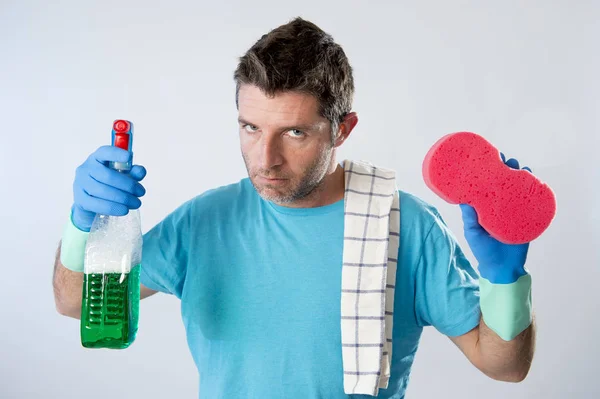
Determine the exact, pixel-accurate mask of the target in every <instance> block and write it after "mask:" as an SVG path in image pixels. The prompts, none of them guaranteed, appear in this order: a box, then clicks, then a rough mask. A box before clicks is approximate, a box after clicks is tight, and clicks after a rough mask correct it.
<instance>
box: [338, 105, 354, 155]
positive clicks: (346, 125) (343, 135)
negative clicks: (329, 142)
mask: <svg viewBox="0 0 600 399" xmlns="http://www.w3.org/2000/svg"><path fill="white" fill-rule="evenodd" d="M357 123H358V115H357V114H356V112H350V113H349V114H347V115H346V116H345V117H344V120H343V121H342V122H341V123H340V127H339V128H338V134H337V136H336V139H335V143H334V145H335V147H339V146H340V145H342V144H343V143H344V142H345V141H346V140H347V139H348V136H350V133H352V130H354V127H355V126H356V124H357Z"/></svg>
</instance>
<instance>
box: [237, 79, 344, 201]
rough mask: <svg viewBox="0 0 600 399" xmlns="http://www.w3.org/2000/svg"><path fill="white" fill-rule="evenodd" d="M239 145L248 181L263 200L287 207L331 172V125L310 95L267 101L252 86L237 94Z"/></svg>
mask: <svg viewBox="0 0 600 399" xmlns="http://www.w3.org/2000/svg"><path fill="white" fill-rule="evenodd" d="M238 104H239V131H240V145H241V150H242V155H243V157H244V162H245V164H246V169H247V170H248V176H249V177H250V180H251V181H252V184H253V185H254V187H255V188H256V191H257V192H258V193H259V194H260V195H261V196H262V197H263V198H265V199H266V200H269V201H273V202H275V203H277V204H287V205H293V204H294V203H295V202H297V201H299V200H301V199H303V198H305V197H306V196H307V195H309V194H310V193H311V192H313V191H314V190H315V189H316V188H318V187H319V185H320V183H321V182H322V181H323V178H324V177H325V176H326V173H327V171H328V170H329V168H330V167H331V163H332V159H333V158H332V157H333V149H334V146H333V145H332V143H331V125H330V123H329V121H328V120H327V119H326V118H324V117H322V116H320V115H319V112H318V109H319V107H318V103H317V100H316V98H314V97H313V96H310V95H307V94H302V93H296V92H286V93H281V94H278V95H276V96H275V97H274V98H268V97H267V96H265V94H264V93H263V92H262V91H261V90H260V89H259V88H257V87H256V86H252V85H242V86H241V87H240V90H239V99H238Z"/></svg>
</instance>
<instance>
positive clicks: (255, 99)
mask: <svg viewBox="0 0 600 399" xmlns="http://www.w3.org/2000/svg"><path fill="white" fill-rule="evenodd" d="M238 101H239V114H240V118H242V119H245V120H249V119H253V118H260V119H263V118H268V119H270V120H272V121H273V122H275V121H278V120H281V121H285V123H287V124H289V123H307V122H316V121H317V120H318V119H321V117H320V115H319V109H318V103H317V100H316V98H315V97H313V96H311V95H308V94H305V93H299V92H293V91H289V92H282V93H277V94H276V95H275V96H267V95H266V94H265V93H264V92H263V91H262V90H260V89H259V88H258V87H256V86H250V85H243V86H242V87H240V91H239V100H238Z"/></svg>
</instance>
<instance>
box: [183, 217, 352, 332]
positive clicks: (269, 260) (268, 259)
mask: <svg viewBox="0 0 600 399" xmlns="http://www.w3.org/2000/svg"><path fill="white" fill-rule="evenodd" d="M303 227H305V228H303ZM310 227H311V226H302V225H299V226H298V225H296V226H294V228H285V226H270V227H269V228H262V229H256V230H255V231H252V230H248V231H246V233H245V234H239V235H236V234H229V235H222V237H225V238H224V239H222V240H220V241H219V242H214V243H212V244H211V245H199V246H198V248H199V251H194V252H193V253H192V254H193V255H195V256H198V257H201V261H199V262H197V264H196V266H193V265H190V266H189V267H188V275H187V276H186V283H185V289H184V297H183V298H182V299H183V302H182V311H183V316H184V320H185V322H186V325H187V327H188V328H193V329H195V330H198V331H201V332H202V334H203V335H204V336H205V337H206V338H209V339H217V340H230V339H231V340H243V339H256V337H257V336H261V337H265V336H267V335H272V337H271V338H272V339H277V337H278V336H280V335H282V334H287V335H292V336H295V335H298V334H306V333H310V334H313V333H314V334H318V335H321V334H323V336H328V337H330V336H331V333H332V331H335V332H337V331H338V330H339V320H340V299H341V290H340V287H341V273H342V251H343V248H342V243H343V227H342V226H339V225H338V226H331V227H330V228H329V229H327V230H323V229H321V231H314V229H311V228H310ZM200 249H201V251H200ZM332 338H333V339H335V336H334V337H332Z"/></svg>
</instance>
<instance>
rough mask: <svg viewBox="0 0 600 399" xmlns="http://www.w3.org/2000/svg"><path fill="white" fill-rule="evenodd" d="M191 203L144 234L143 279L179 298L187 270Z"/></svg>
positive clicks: (182, 206)
mask: <svg viewBox="0 0 600 399" xmlns="http://www.w3.org/2000/svg"><path fill="white" fill-rule="evenodd" d="M190 206H191V201H188V202H186V203H184V204H183V205H181V206H179V207H178V208H177V209H175V210H174V211H173V212H172V213H170V214H169V215H167V217H165V218H164V219H163V220H162V221H160V222H159V223H158V224H156V225H155V226H154V227H153V228H152V229H150V230H149V231H148V232H147V233H145V234H144V236H143V247H142V266H141V271H140V282H141V283H142V284H143V285H145V286H146V287H148V288H150V289H153V290H156V291H160V292H164V293H166V294H171V295H175V296H176V297H177V298H181V295H182V289H183V283H184V280H185V275H186V270H187V260H188V247H189V245H188V244H189V227H190Z"/></svg>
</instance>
